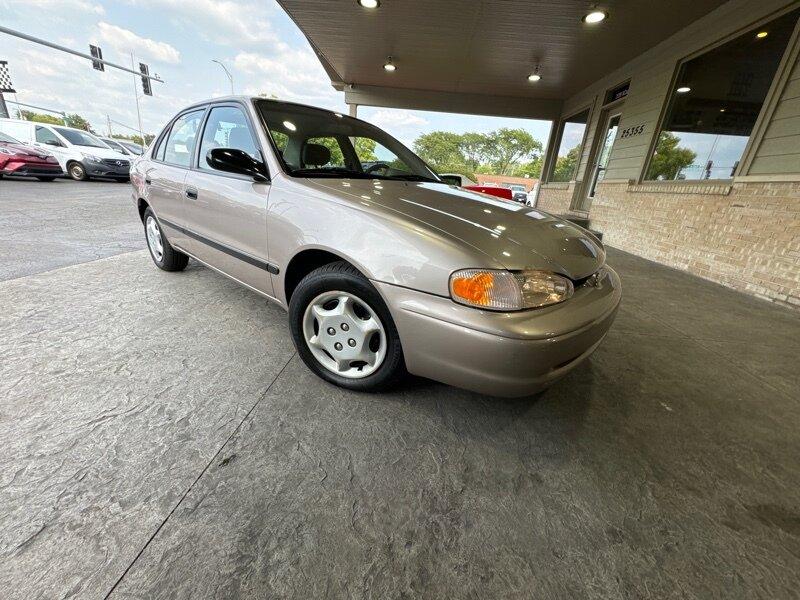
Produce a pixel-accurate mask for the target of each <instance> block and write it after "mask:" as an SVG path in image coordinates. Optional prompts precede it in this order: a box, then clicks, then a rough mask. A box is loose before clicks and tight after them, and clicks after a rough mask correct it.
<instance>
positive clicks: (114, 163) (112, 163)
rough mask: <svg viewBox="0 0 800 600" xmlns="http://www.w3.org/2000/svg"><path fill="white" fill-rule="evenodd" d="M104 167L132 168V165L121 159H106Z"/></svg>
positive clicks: (103, 161)
mask: <svg viewBox="0 0 800 600" xmlns="http://www.w3.org/2000/svg"><path fill="white" fill-rule="evenodd" d="M102 163H103V164H104V165H108V166H109V167H130V166H131V163H130V161H127V160H122V159H121V158H119V159H117V158H104V159H103V160H102Z"/></svg>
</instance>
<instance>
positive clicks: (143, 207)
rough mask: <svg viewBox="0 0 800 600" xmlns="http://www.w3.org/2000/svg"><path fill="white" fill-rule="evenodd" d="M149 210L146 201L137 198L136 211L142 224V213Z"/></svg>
mask: <svg viewBox="0 0 800 600" xmlns="http://www.w3.org/2000/svg"><path fill="white" fill-rule="evenodd" d="M148 208H150V205H149V204H148V203H147V200H145V199H144V198H139V199H138V200H137V201H136V209H137V210H138V211H139V219H140V220H141V221H142V223H144V211H146V210H147V209H148Z"/></svg>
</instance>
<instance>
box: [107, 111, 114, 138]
mask: <svg viewBox="0 0 800 600" xmlns="http://www.w3.org/2000/svg"><path fill="white" fill-rule="evenodd" d="M106 123H107V124H108V137H114V136H113V135H111V116H110V115H106Z"/></svg>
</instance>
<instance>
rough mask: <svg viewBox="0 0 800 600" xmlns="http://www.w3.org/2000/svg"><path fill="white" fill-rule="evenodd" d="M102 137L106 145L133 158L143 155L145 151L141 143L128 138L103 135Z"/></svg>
mask: <svg viewBox="0 0 800 600" xmlns="http://www.w3.org/2000/svg"><path fill="white" fill-rule="evenodd" d="M100 139H101V140H103V141H104V142H105V144H106V146H108V147H109V148H111V149H112V150H116V151H117V152H119V153H120V154H124V155H125V156H128V157H130V159H131V160H133V159H134V158H136V157H137V156H141V155H142V153H143V152H144V148H142V147H141V146H140V145H139V144H136V143H134V142H130V141H128V140H120V139H117V138H109V137H101V138H100Z"/></svg>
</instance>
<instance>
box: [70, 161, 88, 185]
mask: <svg viewBox="0 0 800 600" xmlns="http://www.w3.org/2000/svg"><path fill="white" fill-rule="evenodd" d="M67 174H68V175H69V176H70V177H72V179H74V180H75V181H86V180H88V179H89V176H88V175H87V174H86V169H85V168H84V166H83V165H82V164H81V163H79V162H72V163H70V164H68V165H67Z"/></svg>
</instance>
